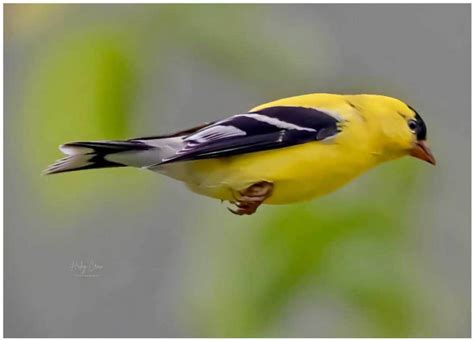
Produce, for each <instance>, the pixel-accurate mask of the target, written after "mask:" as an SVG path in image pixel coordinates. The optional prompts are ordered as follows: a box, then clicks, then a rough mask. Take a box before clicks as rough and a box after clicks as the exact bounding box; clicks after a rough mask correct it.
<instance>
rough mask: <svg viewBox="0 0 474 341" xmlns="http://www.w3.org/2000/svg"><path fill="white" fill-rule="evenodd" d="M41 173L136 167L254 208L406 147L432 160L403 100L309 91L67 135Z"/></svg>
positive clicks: (355, 172) (330, 187)
mask: <svg viewBox="0 0 474 341" xmlns="http://www.w3.org/2000/svg"><path fill="white" fill-rule="evenodd" d="M59 149H60V150H61V151H62V152H63V153H64V154H65V155H67V156H66V157H64V158H62V159H60V160H58V161H56V162H55V163H54V164H52V165H51V166H49V167H48V168H47V169H46V170H45V171H44V174H57V173H64V172H71V171H78V170H86V169H97V168H110V167H126V166H129V167H138V168H144V169H148V170H150V171H153V172H156V173H159V174H163V175H165V176H168V177H171V178H173V179H175V180H178V181H181V182H183V183H184V184H185V185H186V186H187V187H188V188H189V189H190V190H191V191H192V192H195V193H197V194H200V195H204V196H207V197H211V198H215V199H219V200H220V201H221V202H223V201H225V202H229V204H230V207H228V209H229V210H230V212H232V213H234V214H236V215H251V214H253V213H255V212H256V211H257V209H258V207H259V206H260V205H261V204H270V205H271V204H274V205H278V204H290V203H295V202H301V201H308V200H311V199H313V198H316V197H319V196H322V195H326V194H328V193H331V192H333V191H335V190H337V189H339V188H340V187H342V186H344V185H345V184H347V183H348V182H350V181H351V180H353V179H354V178H356V177H358V176H359V175H361V174H363V173H364V172H366V171H367V170H369V169H371V168H373V167H375V166H377V165H379V164H381V163H384V162H386V161H390V160H395V159H398V158H401V157H403V156H405V155H411V156H413V157H415V158H418V159H420V160H423V161H426V162H428V163H430V164H433V165H435V164H436V161H435V158H434V156H433V154H432V152H431V150H430V148H429V146H428V144H427V127H426V124H425V122H424V121H423V119H422V118H421V117H420V115H419V114H418V112H416V111H415V109H413V108H412V107H410V106H409V105H408V104H406V103H405V102H403V101H401V100H399V99H396V98H393V97H388V96H384V95H376V94H329V93H313V94H306V95H299V96H293V97H288V98H283V99H278V100H274V101H271V102H268V103H265V104H261V105H258V106H256V107H254V108H252V109H250V110H248V111H247V110H244V111H240V113H237V114H235V115H233V116H230V117H227V118H225V119H222V120H218V121H214V122H209V123H204V124H201V125H198V126H196V127H194V128H191V129H187V130H183V131H179V132H174V133H171V134H164V135H158V136H147V137H137V138H132V139H128V140H106V141H86V142H70V143H66V144H63V145H61V146H60V147H59Z"/></svg>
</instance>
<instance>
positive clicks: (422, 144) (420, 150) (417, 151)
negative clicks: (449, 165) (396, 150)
mask: <svg viewBox="0 0 474 341" xmlns="http://www.w3.org/2000/svg"><path fill="white" fill-rule="evenodd" d="M410 155H411V156H413V157H416V158H417V159H420V160H423V161H426V162H428V163H431V164H432V165H436V160H435V158H434V156H433V154H432V153H431V150H430V148H429V147H428V146H427V145H426V141H416V143H415V146H414V147H413V149H412V150H411V152H410Z"/></svg>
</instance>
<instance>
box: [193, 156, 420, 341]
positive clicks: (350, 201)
mask: <svg viewBox="0 0 474 341" xmlns="http://www.w3.org/2000/svg"><path fill="white" fill-rule="evenodd" d="M392 167H393V168H392V169H389V168H386V169H384V170H383V174H381V176H380V177H379V178H378V180H379V182H380V184H377V183H373V186H371V188H370V189H369V190H368V193H367V194H366V195H367V196H369V197H373V198H377V199H376V200H377V201H378V202H379V203H380V204H379V205H374V204H373V202H372V201H358V200H357V196H356V195H353V196H350V197H348V198H347V200H341V198H340V197H338V198H337V199H333V198H331V197H329V198H325V199H319V200H318V201H317V202H316V203H309V204H299V205H290V206H279V207H275V208H268V209H267V210H268V211H270V210H271V212H272V215H268V213H267V212H268V211H265V213H267V215H266V217H265V220H264V223H263V224H262V222H261V221H260V220H258V221H255V220H252V221H250V222H248V223H246V224H244V227H243V226H241V224H238V226H237V227H236V230H233V231H232V232H231V233H232V234H236V235H237V237H236V236H235V235H233V236H232V237H231V238H232V239H233V241H229V240H228V238H229V235H228V233H219V231H218V229H219V227H216V228H215V229H212V230H211V231H210V233H211V235H206V236H204V238H205V239H206V240H207V239H210V240H211V241H212V242H211V244H212V245H213V246H215V248H216V249H213V251H212V252H211V253H205V257H204V259H202V264H201V265H199V268H200V267H201V266H202V268H203V271H204V275H203V279H202V281H203V282H204V284H203V286H204V287H203V289H202V290H199V287H197V288H196V282H192V285H193V288H192V289H191V288H188V290H189V292H190V293H192V298H191V301H192V302H194V309H195V314H196V315H197V316H200V319H199V321H196V322H198V324H197V325H195V326H194V327H195V328H196V329H197V330H198V331H199V332H200V334H199V335H200V336H209V335H211V336H214V337H217V336H220V337H222V336H225V337H261V336H265V335H267V333H268V329H269V328H270V329H271V326H272V324H273V323H275V319H277V318H278V316H279V315H280V312H281V311H282V309H283V307H284V306H285V305H286V304H288V301H289V300H291V299H292V297H294V295H296V294H297V292H298V291H299V290H300V289H301V288H302V287H305V286H307V285H311V284H312V285H314V287H315V288H316V290H319V291H321V290H322V291H323V292H325V293H326V294H327V295H328V296H330V295H336V296H338V297H342V298H343V300H344V301H345V302H346V303H348V304H350V305H352V306H353V307H354V308H355V309H356V311H357V314H359V317H360V318H362V319H363V320H365V321H367V322H368V325H369V326H370V327H368V329H369V330H367V329H363V330H358V329H359V326H357V325H351V326H344V327H342V326H341V328H340V335H338V336H341V337H354V336H367V335H371V336H373V337H387V336H390V337H407V336H413V335H418V333H420V332H421V330H420V324H419V320H418V317H417V316H418V315H419V314H422V313H423V314H427V312H426V311H424V309H423V307H422V306H420V302H419V300H418V304H415V303H414V302H416V301H417V296H418V295H419V290H420V288H416V287H413V284H412V283H411V281H410V278H412V276H413V273H412V270H411V269H412V268H413V264H410V262H411V261H410V260H411V257H412V255H410V254H406V255H404V254H403V250H404V248H406V245H404V239H403V238H402V237H403V235H404V232H405V231H404V229H407V228H409V224H407V222H405V221H404V217H406V216H407V210H409V209H410V204H412V202H411V201H410V197H411V195H412V194H413V192H412V191H411V190H410V188H411V187H410V185H411V183H413V181H414V179H415V177H414V175H415V174H414V173H413V171H412V169H411V165H410V161H408V162H399V163H398V164H395V165H392ZM401 174H403V175H402V176H400V175H401ZM400 186H403V187H404V188H407V190H406V191H399V188H400ZM382 188H383V189H382ZM387 207H390V210H387ZM220 228H222V227H220ZM216 235H217V236H220V237H221V238H222V240H221V239H219V237H216ZM216 238H217V239H216ZM407 249H408V248H407ZM401 251H402V252H401ZM210 259H213V261H212V262H210ZM204 264H205V265H204ZM209 265H212V266H211V267H210V269H211V270H210V271H209V270H207V267H208V266H209ZM206 270H207V271H206ZM358 333H359V334H360V335H354V334H358ZM276 336H280V335H276ZM323 336H324V335H323Z"/></svg>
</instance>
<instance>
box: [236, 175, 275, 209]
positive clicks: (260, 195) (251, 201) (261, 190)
mask: <svg viewBox="0 0 474 341" xmlns="http://www.w3.org/2000/svg"><path fill="white" fill-rule="evenodd" d="M272 192H273V184H272V183H270V182H266V181H262V182H258V183H256V184H253V185H252V186H250V187H247V188H246V189H244V190H243V191H240V192H238V196H237V197H236V198H235V200H234V201H231V204H233V205H235V206H236V208H235V209H232V208H228V210H229V211H230V212H232V213H234V214H236V215H250V214H254V213H255V212H256V211H257V208H258V207H259V206H260V205H261V204H262V203H263V202H264V201H265V200H266V199H267V198H268V197H270V196H271V195H272Z"/></svg>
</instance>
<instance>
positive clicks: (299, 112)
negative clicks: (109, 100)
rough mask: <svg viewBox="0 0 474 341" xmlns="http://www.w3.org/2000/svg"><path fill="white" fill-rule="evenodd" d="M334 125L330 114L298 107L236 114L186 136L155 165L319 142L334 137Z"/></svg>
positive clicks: (274, 108) (334, 119) (332, 116)
mask: <svg viewBox="0 0 474 341" xmlns="http://www.w3.org/2000/svg"><path fill="white" fill-rule="evenodd" d="M338 123H339V120H338V119H337V118H336V117H335V116H334V115H332V114H329V113H327V112H324V111H321V110H317V109H311V108H302V107H285V106H279V107H271V108H266V109H262V110H259V111H255V112H249V113H245V114H239V115H235V116H232V117H230V118H229V119H226V120H223V121H219V122H216V123H213V124H211V125H208V126H206V127H204V128H202V129H200V130H198V131H196V132H194V133H192V134H191V135H189V136H187V137H186V138H185V139H184V141H185V142H186V145H185V147H184V148H183V149H181V150H179V151H178V152H177V153H176V155H174V156H173V157H171V158H168V159H165V160H163V161H162V162H160V163H158V164H157V165H162V164H166V163H171V162H177V161H189V160H198V159H207V158H217V157H224V156H231V155H238V154H244V153H251V152H257V151H263V150H269V149H276V148H283V147H288V146H293V145H297V144H302V143H306V142H311V141H320V140H323V139H326V138H328V137H330V136H334V135H335V134H337V133H338V131H339V129H338ZM157 165H156V166H157Z"/></svg>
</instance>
